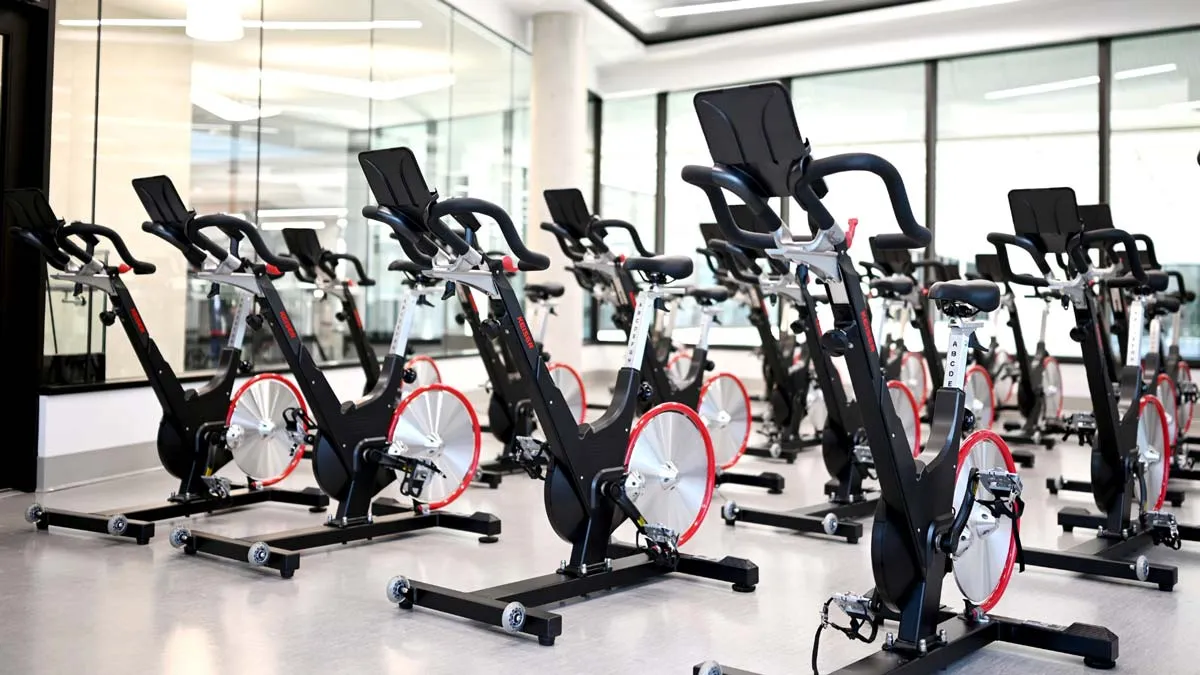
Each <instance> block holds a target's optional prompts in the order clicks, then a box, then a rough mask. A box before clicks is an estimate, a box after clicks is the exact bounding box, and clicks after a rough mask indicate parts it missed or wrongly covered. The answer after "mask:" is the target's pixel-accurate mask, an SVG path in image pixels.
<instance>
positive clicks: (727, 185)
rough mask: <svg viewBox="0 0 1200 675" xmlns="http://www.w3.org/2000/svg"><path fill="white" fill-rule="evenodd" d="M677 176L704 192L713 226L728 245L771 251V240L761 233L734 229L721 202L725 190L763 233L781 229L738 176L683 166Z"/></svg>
mask: <svg viewBox="0 0 1200 675" xmlns="http://www.w3.org/2000/svg"><path fill="white" fill-rule="evenodd" d="M681 176H682V178H683V180H684V181H686V182H688V183H691V184H692V185H695V186H696V187H698V188H700V189H701V190H703V191H704V194H705V195H706V196H707V197H708V203H709V205H711V206H712V210H713V215H714V216H715V217H716V219H717V225H719V226H720V228H721V231H722V232H724V233H725V236H726V237H728V238H729V241H730V243H732V244H735V245H737V246H744V247H746V248H753V249H759V250H765V249H769V248H775V238H774V237H773V236H771V235H769V234H764V233H762V232H750V231H748V230H743V229H742V228H740V227H738V226H737V222H736V221H735V220H734V219H733V213H732V212H730V210H729V202H728V201H727V200H726V199H725V193H724V192H723V190H728V191H730V192H732V193H733V194H734V195H736V196H737V198H738V199H741V200H742V201H743V202H745V204H746V206H748V207H749V208H750V211H751V213H753V214H754V217H755V218H757V219H758V220H760V221H762V222H764V223H766V224H767V229H768V230H770V231H772V232H774V231H775V230H778V229H779V228H780V227H783V221H781V220H780V219H779V216H778V215H777V214H776V213H775V211H774V210H772V209H771V207H770V205H768V204H767V202H766V200H765V199H763V198H762V197H761V196H760V195H759V193H758V192H757V191H755V190H754V189H753V188H752V187H751V186H750V185H748V184H747V183H746V181H745V180H743V178H742V176H741V175H739V174H736V173H734V172H732V171H729V170H727V169H725V168H722V167H709V166H695V165H693V166H685V167H683V171H682V173H681Z"/></svg>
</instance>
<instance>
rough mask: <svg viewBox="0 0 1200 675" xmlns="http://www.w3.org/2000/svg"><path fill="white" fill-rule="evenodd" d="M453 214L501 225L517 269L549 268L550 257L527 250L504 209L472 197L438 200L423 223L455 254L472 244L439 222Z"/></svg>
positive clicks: (464, 251) (501, 230) (465, 250)
mask: <svg viewBox="0 0 1200 675" xmlns="http://www.w3.org/2000/svg"><path fill="white" fill-rule="evenodd" d="M456 214H460V215H461V214H471V215H476V214H478V215H481V216H487V217H489V218H491V219H492V220H494V221H496V225H497V226H499V227H500V233H501V234H502V235H504V240H505V241H506V242H508V247H509V248H510V249H512V252H513V255H515V256H516V257H517V261H518V263H517V267H518V269H520V270H522V271H525V272H537V271H541V270H545V269H548V268H549V267H550V258H547V257H546V256H544V255H542V254H541V253H536V252H534V251H531V250H529V248H528V247H527V246H525V242H524V241H521V235H520V234H519V233H518V232H517V228H516V226H515V225H513V222H512V218H509V216H508V213H506V212H505V211H504V209H502V208H500V207H499V206H497V205H496V204H493V203H491V202H488V201H484V200H482V199H474V198H471V197H455V198H452V199H447V200H445V201H440V202H437V203H436V204H434V205H433V206H432V207H431V208H430V209H429V213H428V214H427V217H426V220H427V222H426V225H428V226H429V229H430V231H431V232H433V234H434V236H436V237H437V238H439V239H441V240H442V241H443V242H445V244H446V245H447V246H449V247H450V249H451V250H452V251H454V253H455V254H456V255H465V254H466V253H467V252H468V251H470V250H471V245H470V244H469V243H467V241H466V240H465V239H463V238H462V237H460V236H459V235H458V234H456V233H455V232H454V231H453V230H451V229H450V228H449V227H448V226H447V225H446V224H445V223H443V222H441V219H442V218H444V217H445V216H454V215H456Z"/></svg>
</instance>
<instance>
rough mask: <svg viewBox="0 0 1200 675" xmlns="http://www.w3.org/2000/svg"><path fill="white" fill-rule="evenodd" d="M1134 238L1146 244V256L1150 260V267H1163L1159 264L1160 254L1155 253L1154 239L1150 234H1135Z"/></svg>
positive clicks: (1156, 268)
mask: <svg viewBox="0 0 1200 675" xmlns="http://www.w3.org/2000/svg"><path fill="white" fill-rule="evenodd" d="M1133 239H1134V241H1140V242H1142V243H1143V244H1145V245H1146V258H1147V259H1148V260H1149V261H1150V269H1154V270H1158V269H1162V266H1161V265H1159V264H1158V256H1157V255H1155V253H1154V240H1153V239H1151V238H1150V235H1148V234H1135V235H1133Z"/></svg>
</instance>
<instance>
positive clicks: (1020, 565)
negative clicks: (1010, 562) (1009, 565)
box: [978, 495, 1025, 572]
mask: <svg viewBox="0 0 1200 675" xmlns="http://www.w3.org/2000/svg"><path fill="white" fill-rule="evenodd" d="M978 503H979V504H980V505H982V506H983V507H985V508H986V509H987V510H988V511H991V512H992V516H993V517H995V518H1000V517H1001V516H1008V517H1009V518H1010V519H1011V520H1012V523H1013V543H1014V544H1016V547H1017V570H1018V571H1020V572H1024V571H1025V548H1024V547H1023V546H1021V514H1022V513H1025V500H1024V499H1021V497H1020V495H1018V496H1017V497H1016V498H1015V500H1014V504H1013V506H1014V508H1009V507H1008V504H1007V503H1005V502H1004V500H1002V499H991V500H988V501H980V502H978Z"/></svg>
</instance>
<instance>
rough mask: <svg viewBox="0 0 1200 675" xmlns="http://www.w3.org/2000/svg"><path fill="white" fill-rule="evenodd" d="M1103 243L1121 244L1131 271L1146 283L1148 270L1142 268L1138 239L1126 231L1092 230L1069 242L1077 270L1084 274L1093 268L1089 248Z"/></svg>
mask: <svg viewBox="0 0 1200 675" xmlns="http://www.w3.org/2000/svg"><path fill="white" fill-rule="evenodd" d="M1101 242H1113V243H1116V244H1121V245H1122V247H1123V248H1124V249H1125V257H1126V258H1127V259H1128V260H1129V271H1130V272H1131V273H1132V274H1133V277H1134V278H1135V279H1137V280H1138V281H1140V282H1141V283H1143V284H1144V283H1146V282H1147V281H1148V279H1147V278H1146V270H1145V268H1143V267H1142V259H1141V256H1139V255H1138V247H1137V239H1135V238H1134V236H1133V235H1131V234H1129V233H1128V232H1126V231H1124V230H1117V229H1109V230H1091V231H1087V232H1081V233H1079V234H1077V235H1075V236H1074V237H1072V238H1071V240H1070V241H1068V242H1067V255H1068V256H1069V257H1070V258H1071V260H1072V261H1073V262H1074V263H1075V266H1076V269H1077V270H1078V271H1079V272H1080V273H1081V274H1082V273H1083V272H1085V271H1087V269H1088V268H1089V267H1091V261H1090V260H1089V259H1088V257H1087V247H1089V246H1092V245H1093V244H1097V243H1101Z"/></svg>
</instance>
